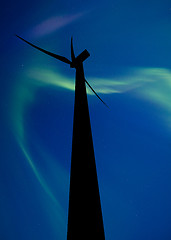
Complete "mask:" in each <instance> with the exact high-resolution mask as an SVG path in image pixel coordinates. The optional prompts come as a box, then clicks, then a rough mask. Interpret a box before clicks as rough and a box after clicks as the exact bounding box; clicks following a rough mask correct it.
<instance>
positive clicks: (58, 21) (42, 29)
mask: <svg viewBox="0 0 171 240" xmlns="http://www.w3.org/2000/svg"><path fill="white" fill-rule="evenodd" d="M84 14H85V12H81V13H77V14H70V15H61V16H53V17H50V18H48V19H45V20H43V21H42V22H41V23H39V24H38V25H36V26H35V27H34V28H33V29H32V30H31V31H30V35H31V36H32V37H33V38H38V37H43V36H45V35H48V34H50V33H53V32H55V31H57V30H59V29H60V28H62V27H64V26H66V25H68V24H70V23H72V22H74V21H75V20H77V19H79V18H80V17H82V16H83V15H84Z"/></svg>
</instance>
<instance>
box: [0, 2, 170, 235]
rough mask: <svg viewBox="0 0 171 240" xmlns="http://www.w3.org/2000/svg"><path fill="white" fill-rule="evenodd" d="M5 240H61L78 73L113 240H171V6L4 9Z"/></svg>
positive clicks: (0, 165) (1, 199)
mask: <svg viewBox="0 0 171 240" xmlns="http://www.w3.org/2000/svg"><path fill="white" fill-rule="evenodd" d="M0 26H1V33H2V36H1V41H0V43H1V45H0V51H1V58H0V62H1V89H0V91H1V92H0V94H1V95H0V96H1V101H0V103H1V104H0V111H1V118H0V121H1V124H0V130H1V135H0V142H1V151H0V169H1V170H0V171H1V174H0V186H1V187H0V213H1V228H0V239H6V240H10V239H17V240H20V239H26V240H29V239H33V240H34V239H36V240H37V239H42V240H44V239H51V240H54V239H59V240H62V239H66V231H67V214H68V194H69V171H70V157H71V146H72V125H73V106H74V78H75V72H74V69H70V68H68V66H67V65H65V64H63V63H60V62H58V61H56V60H54V59H52V58H50V57H48V56H46V55H44V54H42V53H40V52H38V51H36V50H35V49H32V48H31V47H30V46H28V45H26V44H25V43H23V42H21V41H20V40H19V39H17V38H16V37H15V36H14V34H18V35H20V36H21V37H24V38H26V39H27V40H28V41H31V42H33V43H34V44H36V45H38V46H40V47H42V48H45V49H47V50H50V51H53V52H54V53H57V54H60V55H64V56H65V57H67V58H69V59H70V39H71V36H73V42H74V49H75V53H76V55H78V54H79V53H80V52H81V51H83V50H84V49H85V48H86V49H87V50H88V51H89V52H90V55H91V56H90V58H89V59H87V60H86V61H85V63H84V67H85V76H86V79H87V80H88V81H89V83H90V84H91V85H92V86H93V88H94V89H95V90H96V91H97V92H98V94H99V95H100V96H101V97H102V99H103V100H104V101H105V102H106V103H107V104H108V105H109V109H107V108H106V107H105V106H104V105H103V104H101V102H100V101H99V100H98V99H97V98H96V97H95V96H94V95H93V94H91V92H90V91H89V89H87V92H88V101H89V108H90V117H91V123H92V132H93V140H94V147H95V156H96V164H97V172H98V178H99V186H100V195H101V201H102V211H103V217H104V227H105V233H106V239H108V240H112V239H116V240H134V239H136V240H137V239H139V240H142V239H147V240H148V239H150V240H152V239H155V240H158V239H164V240H168V239H170V237H171V236H170V235H171V231H170V220H171V208H170V201H171V190H170V184H171V175H170V172H171V163H170V159H171V150H170V146H171V97H170V96H171V62H170V52H171V33H170V27H171V4H170V2H169V1H165V0H164V1H153V0H151V1H146V0H145V1H138V2H137V1H135V0H134V1H126V0H122V1H110V0H109V1H75V0H74V1H68V0H67V1H51V2H50V3H48V2H47V1H37V2H35V1H29V2H23V1H19V0H17V1H15V2H12V1H6V2H3V7H2V9H1V23H0Z"/></svg>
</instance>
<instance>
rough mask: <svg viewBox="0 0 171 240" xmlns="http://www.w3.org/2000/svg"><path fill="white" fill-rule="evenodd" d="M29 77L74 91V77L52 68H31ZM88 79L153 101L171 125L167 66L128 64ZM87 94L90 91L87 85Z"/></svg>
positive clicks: (100, 88)
mask: <svg viewBox="0 0 171 240" xmlns="http://www.w3.org/2000/svg"><path fill="white" fill-rule="evenodd" d="M29 77H30V78H31V79H32V80H33V81H34V83H35V84H38V85H42V86H43V85H54V86H56V87H61V88H65V89H68V90H72V91H74V79H70V78H67V77H65V76H63V75H61V74H59V73H58V72H56V71H54V70H46V69H31V70H30V71H29ZM88 81H89V83H90V84H91V85H92V87H93V88H94V89H95V91H96V92H98V93H101V94H113V93H125V92H128V91H130V92H132V93H133V94H136V95H137V96H139V97H140V98H143V99H147V100H148V101H151V102H153V103H154V104H156V105H157V106H160V107H161V109H162V110H163V111H164V112H165V114H166V117H165V119H166V121H167V122H168V123H169V126H170V128H171V71H170V70H169V69H166V68H131V69H127V70H125V71H123V73H122V74H119V75H118V76H117V75H116V76H115V77H112V78H106V79H105V78H91V77H89V79H88ZM87 90H88V91H87V92H88V94H93V92H92V91H90V90H89V89H88V88H87Z"/></svg>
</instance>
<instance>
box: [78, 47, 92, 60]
mask: <svg viewBox="0 0 171 240" xmlns="http://www.w3.org/2000/svg"><path fill="white" fill-rule="evenodd" d="M88 57H90V53H89V52H88V51H87V50H86V49H85V50H84V51H83V52H82V53H80V55H78V57H76V61H77V62H84V61H85V60H86V59H87V58H88Z"/></svg>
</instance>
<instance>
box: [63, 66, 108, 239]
mask: <svg viewBox="0 0 171 240" xmlns="http://www.w3.org/2000/svg"><path fill="white" fill-rule="evenodd" d="M84 239H85V240H91V239H92V240H104V239H105V236H104V228H103V220H102V211H101V204H100V196H99V188H98V180H97V173H96V164H95V157H94V148H93V141H92V133H91V125H90V117H89V110H88V103H87V94H86V87H85V81H84V72H83V64H82V63H80V64H79V66H78V67H77V68H76V84H75V108H74V125H73V141H72V157H71V176H70V195H69V214H68V235H67V240H84Z"/></svg>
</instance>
